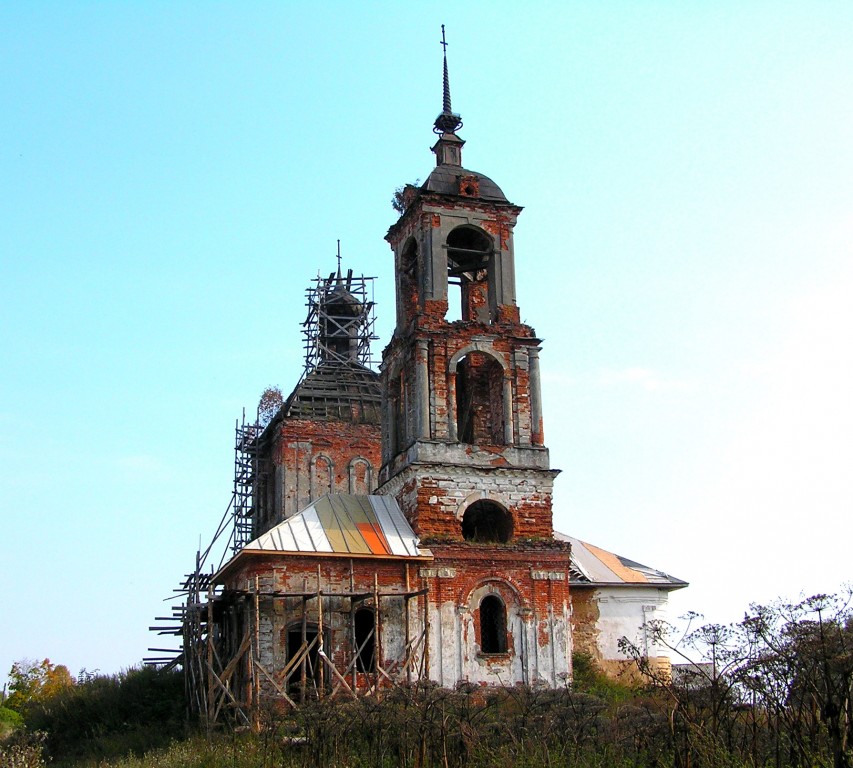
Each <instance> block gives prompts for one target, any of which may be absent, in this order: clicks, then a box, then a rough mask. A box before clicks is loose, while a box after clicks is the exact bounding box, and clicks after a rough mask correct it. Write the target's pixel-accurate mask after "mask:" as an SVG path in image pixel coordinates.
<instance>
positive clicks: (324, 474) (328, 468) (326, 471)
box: [311, 456, 335, 501]
mask: <svg viewBox="0 0 853 768" xmlns="http://www.w3.org/2000/svg"><path fill="white" fill-rule="evenodd" d="M334 479H335V475H334V470H333V469H332V461H331V459H329V458H328V457H327V456H317V457H316V458H315V459H314V472H313V477H312V478H311V501H315V500H316V499H319V498H320V497H321V496H325V495H326V494H327V493H332V490H333V488H332V484H333V482H334Z"/></svg>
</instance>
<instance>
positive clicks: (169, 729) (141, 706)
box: [26, 667, 184, 765]
mask: <svg viewBox="0 0 853 768" xmlns="http://www.w3.org/2000/svg"><path fill="white" fill-rule="evenodd" d="M183 692H184V688H183V677H182V675H181V674H180V673H179V672H162V671H159V670H156V669H152V668H150V667H141V668H132V669H128V670H126V671H125V672H122V673H120V674H118V675H109V676H106V675H104V676H96V677H92V678H90V679H89V680H87V681H85V682H81V683H78V684H76V685H74V686H71V687H70V688H67V689H64V690H62V691H60V692H59V693H57V694H56V695H54V696H52V697H51V698H49V699H46V700H44V701H41V702H38V703H37V704H35V705H33V706H31V707H30V708H28V710H27V714H26V725H27V726H28V727H29V728H32V729H35V730H41V731H45V732H46V733H47V734H48V736H47V743H46V751H47V753H48V754H49V755H50V757H51V758H52V759H53V761H54V763H55V764H57V765H73V764H74V761H77V760H82V759H87V760H100V759H104V758H113V757H119V756H122V755H128V754H137V755H139V754H142V753H143V752H145V751H147V750H150V749H152V748H155V747H161V746H164V745H166V744H168V743H169V742H170V741H171V740H172V739H174V738H177V737H180V736H182V735H183V734H184V693H183Z"/></svg>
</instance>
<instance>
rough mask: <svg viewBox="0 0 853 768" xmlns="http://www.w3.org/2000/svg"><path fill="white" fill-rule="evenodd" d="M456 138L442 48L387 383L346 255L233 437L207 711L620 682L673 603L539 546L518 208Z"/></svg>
mask: <svg viewBox="0 0 853 768" xmlns="http://www.w3.org/2000/svg"><path fill="white" fill-rule="evenodd" d="M461 125H462V121H461V119H460V117H459V115H457V114H455V113H454V112H453V111H452V109H451V100H450V89H449V83H448V76H447V58H446V54H445V58H444V101H443V109H442V111H441V114H439V116H438V118H437V119H436V121H435V125H434V131H435V133H436V134H437V136H438V138H437V141H436V142H435V145H434V146H433V148H432V151H433V152H434V154H435V160H436V165H435V168H434V169H433V170H432V172H431V173H430V174H429V176H428V177H427V179H426V181H425V182H424V183H423V184H422V185H421V186H419V187H414V186H408V187H406V188H405V189H404V190H402V191H401V192H400V193H399V194H398V199H397V206H396V207H397V208H398V210H399V212H400V217H399V219H398V220H397V222H396V223H394V224H393V225H392V226H391V228H390V229H389V231H388V233H387V235H386V240H387V241H388V243H389V244H390V246H391V249H392V251H393V253H394V276H395V289H396V327H395V330H394V333H393V337H392V338H391V340H390V342H389V343H388V345H387V347H386V348H385V350H384V353H383V356H382V364H381V368H380V370H381V372H380V373H376V372H375V371H373V370H372V369H371V368H370V367H369V365H368V361H369V354H368V348H369V344H370V341H371V338H373V337H372V302H371V300H370V295H369V290H368V283H369V279H368V278H364V277H358V276H354V275H353V274H352V272H351V271H348V272H346V273H345V274H343V273H342V271H341V267H340V260H339V262H338V269H337V271H336V272H333V273H332V274H330V275H329V277H327V278H318V279H317V280H316V281H315V284H314V287H313V288H311V289H309V291H308V306H309V315H308V319H307V321H306V324H305V339H306V352H307V366H306V371H305V373H304V375H303V376H302V378H301V379H300V380H299V383H298V385H297V386H296V388H295V389H294V390H293V392H292V393H291V394H290V395H289V396H288V397H287V398H285V399H284V400H283V402H281V403H280V404H277V403H274V404H273V405H274V406H275V407H273V408H269V403H267V410H268V413H267V418H265V419H264V420H262V421H261V422H260V423H259V424H257V425H249V426H245V425H244V426H243V427H242V428H241V427H239V426H238V430H237V435H238V440H237V456H238V460H237V480H236V482H235V500H234V506H233V520H234V539H233V542H232V546H231V551H230V555H229V559H227V561H226V562H224V563H223V564H222V565H221V567H219V568H218V569H217V570H216V572H215V573H212V574H211V575H210V576H204V575H202V574H201V573H200V571H197V572H196V574H195V579H194V580H192V579H188V581H187V583H186V585H185V586H186V588H187V590H188V594H189V597H188V600H187V606H186V607H185V609H184V613H183V629H182V631H183V634H184V657H183V664H184V667H185V670H186V672H187V674H188V678H189V686H190V689H191V691H192V693H193V696H194V698H195V706H196V708H197V709H198V710H199V711H201V712H203V713H205V714H206V716H208V717H212V718H213V719H215V718H216V716H217V714H218V713H219V712H220V711H221V710H222V708H223V707H225V708H229V707H230V708H232V709H234V710H236V711H237V712H239V713H242V716H243V717H244V718H247V719H248V715H247V714H246V713H248V712H249V711H250V710H251V709H252V707H253V706H254V707H257V705H258V704H259V703H261V702H262V701H264V700H267V699H270V700H277V701H280V702H289V703H290V704H297V703H298V702H299V701H300V700H301V701H304V700H305V699H306V697H311V696H317V695H330V694H339V695H358V694H360V693H364V692H370V691H379V690H382V689H383V688H387V687H388V686H393V685H398V684H403V683H412V682H416V681H421V680H430V681H433V682H435V683H438V684H440V685H442V686H454V685H456V684H458V683H461V682H465V683H471V684H475V685H513V684H545V685H548V686H560V685H563V684H565V682H566V681H568V680H570V679H571V674H572V654H573V651H574V652H578V651H582V652H585V653H587V654H589V655H590V656H591V657H592V658H593V659H594V660H596V661H597V662H598V663H599V664H600V666H602V667H603V668H604V669H606V670H610V671H612V670H614V669H615V668H616V666H614V665H618V664H619V663H620V660H619V654H618V650H617V648H616V643H617V640H618V637H619V636H621V635H623V634H628V635H629V636H631V637H632V639H633V638H634V637H636V636H637V632H638V631H641V629H640V628H641V626H642V625H643V623H644V621H645V620H647V619H649V618H663V617H664V616H665V611H666V603H667V595H668V592H669V591H671V590H672V589H677V588H679V587H682V586H685V583H684V582H682V581H680V580H678V579H675V578H673V577H670V576H668V575H667V574H665V573H662V572H660V571H656V570H654V569H651V568H648V567H646V566H642V565H640V564H638V563H635V562H633V561H630V560H627V559H625V558H622V557H618V556H616V555H613V554H612V553H609V552H607V551H605V550H603V549H600V548H598V547H595V546H593V545H590V544H586V543H585V542H581V541H578V540H576V539H572V538H571V537H569V536H565V535H562V534H559V533H555V532H554V529H553V524H552V507H553V498H552V490H553V484H554V479H555V477H556V475H557V474H558V470H555V469H552V468H551V465H550V461H549V453H548V449H547V447H546V445H545V432H544V428H543V425H544V423H545V418H544V415H543V408H542V397H541V392H540V351H541V350H540V339H538V338H537V336H536V332H535V331H534V329H533V328H531V327H530V326H529V325H526V324H525V323H522V322H521V321H520V319H519V317H520V315H519V307H518V304H517V301H516V291H515V244H514V238H513V231H514V227H515V224H516V220H517V218H518V216H519V214H520V213H521V208H520V207H519V206H517V205H515V204H513V203H511V202H510V201H509V200H508V199H507V197H506V196H505V194H504V193H503V191H502V190H501V188H500V187H499V186H498V185H497V184H496V183H495V182H494V181H492V180H491V179H490V178H489V177H487V176H485V175H484V174H482V173H478V172H475V171H471V170H467V169H466V168H465V167H464V166H463V163H462V148H463V145H464V143H465V142H464V141H463V140H462V139H461V138H460V137H459V135H457V131H458V130H459V128H460V127H461ZM522 263H523V261H522ZM451 302H453V303H455V304H456V305H457V308H456V309H455V310H453V311H451V312H449V304H450V303H451ZM451 317H458V318H459V319H450V318H451ZM645 650H646V652H647V654H648V655H649V656H650V657H653V658H654V657H660V662H661V663H666V659H665V658H663V657H662V651H661V649H659V648H656V647H654V645H653V643H652V642H651V640H646V647H645Z"/></svg>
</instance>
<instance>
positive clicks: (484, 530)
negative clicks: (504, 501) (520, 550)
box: [462, 499, 512, 544]
mask: <svg viewBox="0 0 853 768" xmlns="http://www.w3.org/2000/svg"><path fill="white" fill-rule="evenodd" d="M462 538H463V539H465V541H473V542H477V543H480V544H506V543H507V542H508V541H509V540H510V539H511V538H512V515H510V513H509V512H507V511H506V510H505V509H504V508H503V507H502V506H501V505H500V504H496V503H495V502H493V501H488V500H485V499H483V500H480V501H475V502H474V503H473V504H472V505H471V506H470V507H468V509H466V510H465V514H464V515H463V516H462Z"/></svg>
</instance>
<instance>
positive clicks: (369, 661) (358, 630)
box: [354, 608, 376, 672]
mask: <svg viewBox="0 0 853 768" xmlns="http://www.w3.org/2000/svg"><path fill="white" fill-rule="evenodd" d="M354 621H355V650H356V652H357V653H358V656H356V659H355V668H356V669H357V670H358V671H359V672H374V671H375V670H376V652H375V648H376V644H375V643H374V626H375V625H374V616H373V611H371V610H370V608H359V609H358V610H357V611H356V612H355V617H354Z"/></svg>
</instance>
